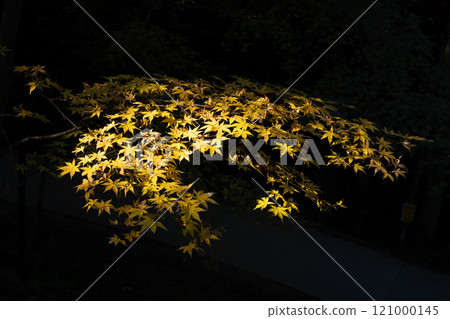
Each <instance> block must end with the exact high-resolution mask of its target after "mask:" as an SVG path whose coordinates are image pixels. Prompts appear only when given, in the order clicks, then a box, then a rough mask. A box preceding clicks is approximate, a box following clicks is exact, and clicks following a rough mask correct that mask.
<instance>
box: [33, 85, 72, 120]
mask: <svg viewBox="0 0 450 319" xmlns="http://www.w3.org/2000/svg"><path fill="white" fill-rule="evenodd" d="M38 94H39V95H40V96H42V97H43V98H45V99H46V100H47V101H49V102H50V103H51V104H52V105H53V106H54V107H55V109H57V110H58V112H59V113H60V114H61V115H62V117H63V118H64V119H66V120H67V121H69V123H70V124H72V126H73V127H74V128H78V127H77V126H76V125H75V124H74V123H73V122H72V121H71V120H70V119H69V118H68V117H67V116H66V115H65V114H64V112H63V111H61V109H60V108H59V107H58V105H56V104H55V103H54V102H53V100H52V99H50V98H49V97H48V96H46V95H44V94H42V93H41V92H38Z"/></svg>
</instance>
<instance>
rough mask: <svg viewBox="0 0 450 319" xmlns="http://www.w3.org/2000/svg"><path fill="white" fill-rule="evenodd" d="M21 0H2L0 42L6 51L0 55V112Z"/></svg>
mask: <svg viewBox="0 0 450 319" xmlns="http://www.w3.org/2000/svg"><path fill="white" fill-rule="evenodd" d="M22 5H23V0H4V1H3V10H2V17H1V19H2V20H1V24H0V44H1V45H3V46H5V47H6V48H7V49H9V50H11V51H8V53H7V55H6V56H0V62H1V63H0V113H4V112H5V111H6V110H7V103H8V95H9V89H10V82H11V72H12V65H13V56H14V49H15V44H16V37H17V32H18V30H19V22H20V15H21V12H22Z"/></svg>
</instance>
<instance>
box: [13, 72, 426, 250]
mask: <svg viewBox="0 0 450 319" xmlns="http://www.w3.org/2000/svg"><path fill="white" fill-rule="evenodd" d="M17 71H19V72H22V73H23V74H24V75H25V76H26V77H27V78H28V80H29V83H28V85H29V87H30V93H31V92H33V91H39V92H45V93H46V94H53V95H56V96H57V98H58V99H59V101H60V102H64V103H65V104H66V105H67V108H68V109H69V110H70V111H71V113H72V115H71V117H73V118H78V119H79V121H78V123H79V124H78V125H79V126H80V129H79V131H78V132H77V133H76V134H78V135H77V139H78V143H77V145H76V146H74V148H73V158H72V159H70V160H68V161H66V162H65V164H63V165H61V166H60V167H59V170H60V175H61V176H64V175H69V176H70V177H71V178H72V177H74V176H75V175H76V176H78V177H80V178H81V181H82V182H81V183H80V184H79V185H78V186H76V189H77V191H78V192H82V193H83V194H84V198H85V200H86V205H85V208H86V210H87V211H93V212H96V213H97V214H99V215H100V214H108V215H109V218H110V221H111V223H112V224H114V225H122V226H125V227H126V228H127V229H128V231H126V232H124V233H122V234H117V235H115V236H113V237H111V238H110V243H114V244H116V245H117V244H127V243H131V242H132V241H133V240H135V239H136V238H137V237H139V235H140V234H142V232H143V231H145V230H146V229H148V228H149V227H151V229H150V230H151V231H152V232H155V231H156V230H157V229H158V228H161V229H165V226H164V220H165V219H164V218H161V219H158V218H159V216H161V214H163V213H164V212H166V211H167V214H166V215H165V216H164V217H168V216H171V217H172V218H174V219H175V220H176V221H177V222H178V225H179V226H180V227H181V228H182V231H183V233H184V235H185V236H187V237H188V238H189V243H188V244H187V245H186V246H183V247H181V248H180V250H181V251H182V252H184V253H188V254H190V255H192V253H193V252H194V251H201V249H202V248H201V247H202V245H204V244H207V245H210V243H211V240H217V239H219V238H220V237H221V235H222V233H221V230H220V228H218V227H213V226H212V225H208V224H207V223H206V222H205V220H204V215H205V214H206V211H207V209H208V205H209V204H215V201H214V199H213V195H214V194H213V193H211V192H208V190H194V188H197V187H193V188H192V189H189V190H187V189H188V187H189V186H190V183H192V182H193V180H188V179H187V178H186V171H188V170H189V165H186V164H189V163H190V162H191V161H192V152H193V149H194V148H195V149H198V150H199V151H200V152H201V153H203V154H208V155H213V154H216V153H220V152H221V149H220V147H219V146H220V145H221V143H222V142H224V141H227V140H230V139H248V140H249V141H250V142H251V143H252V144H255V143H256V140H258V139H264V140H265V141H266V142H268V141H269V140H272V139H278V140H281V139H289V140H296V141H298V144H297V145H287V144H283V143H278V144H277V146H276V147H275V148H276V150H275V151H276V152H275V151H274V150H273V149H272V150H266V149H262V150H261V151H260V155H261V156H262V158H263V159H264V161H265V162H266V163H267V165H259V164H257V163H255V161H249V160H246V158H247V156H248V154H249V153H248V151H247V149H246V148H245V147H244V146H243V145H238V146H237V149H236V154H232V155H231V156H232V157H233V158H229V155H227V154H223V155H224V157H225V158H224V160H225V161H232V162H233V163H235V164H236V165H235V167H236V170H243V171H244V172H245V174H253V176H254V177H255V178H258V179H259V180H261V181H265V187H266V189H267V192H268V194H269V195H270V196H262V197H261V198H260V199H256V198H255V200H256V206H255V207H254V208H255V210H258V209H261V210H265V211H268V212H270V213H272V214H273V215H275V216H278V217H279V218H280V219H283V218H284V217H287V216H288V213H289V214H291V213H295V212H296V211H299V210H300V209H299V204H298V202H297V199H298V198H301V197H303V198H306V199H309V200H311V201H312V202H313V203H314V204H315V205H316V206H317V208H318V209H320V210H330V209H336V208H339V207H345V206H344V204H343V202H342V201H338V202H328V201H326V200H325V199H323V198H322V196H321V191H320V188H319V187H318V186H317V185H316V184H315V183H314V182H313V181H312V180H311V179H310V178H309V177H308V176H307V175H306V174H305V173H304V172H302V169H301V167H299V166H295V165H281V164H280V162H279V159H280V155H286V154H287V158H288V159H290V160H294V161H295V159H297V158H298V157H299V154H300V152H301V145H302V144H303V143H304V141H305V140H306V139H314V140H316V141H317V142H318V143H320V144H321V145H322V144H323V145H325V146H326V148H324V149H322V153H323V155H324V158H325V161H326V163H327V165H331V166H338V167H342V168H344V169H347V168H348V169H350V170H351V171H353V172H351V171H350V172H349V173H366V172H367V171H369V170H370V171H372V172H373V173H374V174H378V175H379V176H380V178H382V179H387V180H391V181H394V179H396V178H398V177H399V176H404V175H405V173H406V167H405V166H404V165H403V164H402V163H401V161H400V157H399V156H398V155H396V153H395V152H397V151H398V149H396V148H397V147H398V146H399V147H402V148H406V149H409V148H410V147H412V146H413V142H414V141H416V140H418V139H419V138H417V137H411V136H407V135H402V134H399V133H394V132H390V131H388V130H382V131H380V130H379V129H377V128H376V127H375V126H374V124H373V123H372V122H370V121H368V120H366V119H361V118H357V119H348V118H343V117H341V116H340V115H339V110H340V109H341V108H346V109H348V108H353V107H351V106H345V105H339V104H336V103H332V102H328V101H323V100H321V99H317V98H312V97H309V96H307V95H305V94H304V93H302V92H299V91H296V90H294V89H291V90H289V91H288V92H287V93H286V94H284V95H283V98H282V99H280V100H279V101H278V102H277V103H276V104H272V103H273V101H274V100H275V99H276V98H277V97H278V96H280V95H281V94H282V93H283V92H284V91H285V88H281V87H276V86H272V85H268V84H258V83H253V82H250V81H249V80H246V79H242V78H236V79H235V81H233V82H231V83H226V82H223V81H222V80H219V79H216V80H214V81H209V82H208V81H205V80H197V81H192V82H185V81H181V80H177V79H173V78H169V77H158V78H157V81H158V83H159V84H156V83H155V82H154V81H152V80H151V79H148V78H142V77H136V76H125V75H120V76H115V77H109V78H106V79H105V81H103V82H102V83H96V84H92V85H89V84H86V83H84V90H82V91H81V92H78V93H74V92H72V91H70V90H67V89H63V88H61V87H60V86H58V85H57V84H56V83H54V82H53V81H51V80H50V79H49V78H48V76H47V75H46V73H45V71H44V70H43V69H36V68H34V69H33V68H29V67H18V68H17ZM20 112H21V113H20V114H23V115H25V114H26V113H24V112H25V110H24V109H22V110H21V111H20ZM139 132H142V138H144V139H145V138H149V137H150V136H152V135H151V134H152V132H158V133H160V134H161V135H160V138H159V139H155V140H153V141H152V143H151V144H150V145H149V147H145V148H139V144H138V143H136V144H131V143H129V140H130V138H132V137H133V136H135V135H136V134H138V133H139ZM72 134H74V133H72ZM163 136H167V137H170V139H168V140H166V141H164V143H163V142H161V138H162V137H163ZM208 140H209V141H208ZM158 141H160V143H159V144H158ZM169 148H170V156H167V154H166V152H167V149H169ZM137 153H139V156H137V155H138V154H137ZM130 159H131V162H130ZM182 165H183V167H181V166H182ZM305 165H308V166H312V167H314V165H316V166H317V163H315V162H314V161H312V162H306V163H305ZM317 169H320V166H317ZM270 197H272V198H270ZM177 199H178V200H177ZM273 200H276V201H277V202H278V203H279V205H277V204H276V203H275V202H274V201H273Z"/></svg>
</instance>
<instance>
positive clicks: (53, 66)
mask: <svg viewBox="0 0 450 319" xmlns="http://www.w3.org/2000/svg"><path fill="white" fill-rule="evenodd" d="M2 5H3V8H2V20H1V26H0V42H2V44H4V45H6V46H7V47H8V48H10V49H11V50H12V51H10V53H9V54H8V56H7V57H2V58H1V59H2V64H1V65H0V99H1V101H2V104H1V109H0V110H1V111H2V113H5V114H6V113H11V109H12V107H13V106H17V105H19V104H21V103H25V105H27V104H26V103H28V104H29V105H30V104H31V107H33V108H35V109H39V110H43V112H44V113H45V110H49V108H48V106H46V105H45V101H43V100H39V99H30V98H29V97H28V96H27V89H26V88H24V81H23V79H21V78H20V76H18V75H17V74H12V73H11V67H12V66H14V65H36V64H40V65H45V66H46V70H47V72H48V73H49V74H50V75H51V77H52V78H53V79H55V80H56V81H57V82H58V83H59V84H61V85H63V86H66V87H70V88H72V89H81V88H82V83H83V82H88V83H93V82H95V81H99V80H101V78H102V77H104V76H110V75H116V74H121V73H125V74H135V75H144V74H143V73H142V71H141V70H139V68H138V67H137V66H136V65H135V64H134V63H133V62H132V61H131V60H130V59H129V58H128V57H127V56H126V55H125V54H124V53H123V52H122V51H121V50H120V48H118V47H117V45H116V44H115V43H114V42H113V41H111V39H109V38H108V37H107V36H106V35H105V34H104V33H103V32H102V31H101V30H100V29H99V28H98V27H97V26H96V25H95V24H94V23H93V22H92V21H91V20H90V19H89V18H88V17H87V16H86V15H85V14H84V13H83V12H82V11H81V10H80V8H79V7H78V6H77V5H76V4H75V3H74V2H72V1H27V0H24V1H23V3H22V1H3V2H2ZM81 5H83V6H84V7H85V8H86V10H87V11H89V13H90V14H92V16H94V17H95V18H96V19H97V20H98V22H99V23H100V24H101V25H102V26H103V27H104V28H105V29H106V30H107V31H108V32H110V33H111V35H112V36H113V37H114V38H116V39H117V41H118V42H119V43H120V44H121V45H123V47H124V48H126V49H127V50H128V51H129V52H130V54H131V55H133V56H134V57H135V58H136V59H137V60H138V61H139V62H140V63H141V64H142V65H143V67H144V68H145V69H146V70H148V71H149V72H150V73H151V74H165V75H168V76H173V77H179V78H182V79H194V78H198V77H201V78H206V79H209V78H211V77H212V76H219V77H221V78H224V79H226V80H230V79H232V76H233V75H237V76H242V77H246V78H249V79H251V80H254V81H257V82H268V83H272V84H279V85H284V86H289V85H290V84H291V83H292V82H293V81H294V80H295V79H296V78H297V77H298V76H299V75H300V74H301V73H302V72H303V71H304V70H305V69H306V68H307V67H308V66H309V65H310V64H311V63H312V62H313V61H314V60H315V59H316V58H317V57H318V56H319V55H320V54H321V53H322V52H323V51H324V50H325V49H326V48H327V47H328V46H329V45H330V44H331V43H332V42H333V41H334V40H335V39H336V38H337V37H338V36H339V35H341V33H342V32H343V31H344V30H345V29H346V28H347V27H348V26H349V25H350V24H351V23H352V22H353V21H354V20H355V19H356V18H357V17H358V16H359V15H360V14H361V13H362V12H363V11H364V10H365V9H366V8H367V7H368V6H369V5H370V2H368V1H356V0H346V1H337V0H336V1H335V0H326V1H315V0H302V1H284V0H281V1H268V0H258V1H253V0H249V1H233V0H223V1H206V0H204V1H202V0H196V1H189V0H185V1H181V0H178V1H175V0H169V1H157V0H154V1H150V0H127V1H122V0H120V1H119V0H118V1H103V0H96V1H82V2H81ZM19 16H20V20H19V19H18V18H19ZM449 23H450V4H449V3H448V2H447V1H440V0H433V1H429V0H428V1H425V0H424V1H401V0H397V1H383V0H380V1H379V2H378V3H377V4H376V5H375V6H374V7H373V8H372V9H371V10H370V11H369V12H368V13H367V14H366V15H365V16H364V17H363V18H362V19H361V20H360V21H359V22H358V23H357V24H356V25H355V26H354V27H353V28H352V29H351V30H350V31H349V32H348V33H347V34H345V35H344V36H343V37H342V39H340V41H339V42H338V43H337V44H336V45H335V46H334V47H333V48H332V49H331V50H330V51H329V52H328V53H327V54H326V55H325V56H324V57H323V58H322V59H321V60H320V61H319V62H318V63H317V64H316V65H315V66H314V67H313V68H312V69H311V70H310V71H309V72H308V73H307V74H306V75H305V76H304V77H303V78H302V79H301V80H300V81H299V82H298V83H297V84H296V86H295V87H296V88H297V89H300V90H302V91H304V92H307V93H308V94H311V95H313V96H316V97H320V98H322V99H331V100H335V101H338V102H342V103H347V104H351V105H355V106H357V107H358V111H357V114H358V115H359V116H362V117H365V118H368V119H369V120H371V121H374V122H375V123H377V124H378V125H379V127H389V128H391V129H394V130H398V131H401V132H407V133H409V134H411V135H419V136H422V137H425V138H427V139H431V140H433V142H432V143H425V144H423V145H421V146H419V147H418V148H416V149H415V150H414V151H413V152H412V153H411V154H410V155H407V156H405V161H406V163H407V164H408V167H409V170H410V172H409V174H408V177H407V178H406V179H401V180H400V181H398V182H396V183H394V184H392V183H388V182H383V181H381V180H379V179H378V178H375V177H372V176H370V174H369V176H366V175H358V176H355V175H354V174H352V173H350V172H345V171H344V172H341V171H335V170H331V169H326V170H325V172H323V173H322V174H320V175H318V176H316V178H318V180H319V181H320V185H321V186H322V187H323V189H324V194H325V195H326V196H328V197H331V198H334V197H336V198H338V197H341V196H342V197H344V198H345V199H346V204H347V206H348V207H349V208H348V209H347V210H344V211H339V212H337V213H319V212H316V211H314V210H313V209H312V208H311V209H310V210H306V211H304V212H302V218H303V219H305V220H308V221H310V222H314V223H317V224H318V225H322V226H323V227H324V229H327V230H328V231H331V232H336V233H339V234H340V235H341V236H346V237H347V238H352V239H354V240H358V241H363V242H365V243H367V244H368V245H370V246H371V247H374V248H377V249H380V250H383V251H386V252H388V253H389V254H392V255H393V256H398V257H401V258H404V259H406V260H408V261H412V262H415V263H419V264H421V265H424V266H426V267H430V268H432V269H435V270H438V271H443V272H448V271H449V270H450V267H449V266H450V263H449V262H450V260H449V253H450V236H449V233H448V231H447V230H448V229H449V226H450V218H449V216H448V207H449V204H450V203H449V192H448V181H449V175H450V171H449V156H450V152H449V118H450V114H449V113H450V112H449V97H450V96H449V95H450V90H449V84H450V73H449V63H450V42H449V31H450V24H449ZM59 122H62V121H59ZM55 123H58V121H56V122H55ZM0 125H1V127H2V130H3V131H4V134H3V136H1V137H0V141H1V143H2V149H6V148H7V144H8V143H10V144H12V143H14V142H16V141H18V140H20V139H21V138H23V137H26V136H29V135H30V134H36V133H42V132H43V131H44V132H45V130H46V129H45V128H44V129H42V128H41V127H40V126H38V125H37V124H36V125H35V124H33V123H31V124H30V125H26V126H21V127H20V129H19V128H18V126H17V124H16V123H14V122H11V121H9V120H6V119H5V118H3V117H1V118H0ZM58 126H60V127H58ZM57 128H58V129H64V128H67V127H65V126H64V123H63V124H55V126H54V127H53V128H52V129H51V130H50V131H55V130H56V129H57ZM5 136H7V137H8V139H7V138H6V137H5ZM4 183H6V184H8V182H7V181H5V182H4ZM13 186H14V185H12V186H11V185H5V186H4V191H5V192H11V191H14V190H11V187H13ZM8 187H9V188H8ZM216 187H218V188H219V190H220V185H216ZM28 191H30V192H35V191H36V190H28ZM405 202H410V203H413V204H416V205H417V212H416V216H415V218H414V222H413V223H412V224H410V225H407V226H406V225H405V224H403V223H402V222H401V221H400V213H401V209H402V205H403V203H405ZM5 205H6V204H5ZM27 205H32V203H27ZM252 205H253V204H252ZM8 207H9V206H8ZM14 209H15V208H14V207H13V208H11V207H10V208H8V209H6V208H5V209H4V210H5V213H4V217H1V216H0V218H1V219H2V221H1V223H2V224H3V227H4V228H6V229H7V230H8V231H7V234H8V236H10V237H11V238H15V237H14V236H15V229H16V228H20V227H18V226H19V225H21V222H22V223H24V222H25V223H26V220H25V221H20V220H19V222H18V221H17V220H16V219H15V218H12V217H11V216H14V215H11V214H12V213H13V212H14ZM6 212H10V213H11V214H7V213H6ZM28 214H33V209H31V213H30V212H29V213H28ZM8 216H9V217H8ZM18 223H19V224H18ZM50 224H51V225H53V226H52V227H53V228H52V227H51V226H48V225H50ZM6 225H8V226H6ZM56 225H58V224H57V223H56V224H55V221H52V222H49V223H43V222H41V226H40V227H41V228H40V233H39V234H40V236H41V237H39V236H37V239H35V240H36V241H38V242H40V241H43V240H50V239H48V238H47V237H48V236H47V235H48V234H47V228H46V227H50V228H49V230H48V231H49V232H58V227H57V226H56ZM86 227H88V226H86ZM406 227H407V228H406ZM25 229H29V227H28V228H25ZM50 229H51V230H50ZM5 231H6V230H5ZM87 233H88V232H87ZM87 233H86V234H87ZM93 233H94V232H93ZM402 234H403V235H405V238H404V239H403V240H402V239H401V235H402ZM79 236H80V238H81V237H83V236H81V235H79ZM86 236H88V235H86ZM77 240H78V239H76V238H74V240H73V243H74V246H75V247H76V245H77ZM80 240H81V239H80ZM83 240H88V239H86V238H84V239H83ZM52 242H53V245H55V250H57V249H59V248H57V239H56V238H54V239H53V241H52V240H50V243H52ZM14 244H15V239H11V240H10V241H8V242H7V244H4V245H3V246H2V247H3V249H4V250H5V251H4V255H5V256H9V257H10V258H9V259H8V262H7V263H6V264H7V265H6V266H5V268H4V269H3V268H2V269H3V270H2V271H4V272H6V273H7V274H8V275H5V276H6V277H8V278H9V277H10V276H13V275H10V274H11V273H13V274H14V273H15V271H16V270H15V268H14V267H15V265H16V262H17V260H15V255H14V252H15V251H13V250H14V248H13V247H14ZM155 245H157V244H155ZM105 246H106V245H105ZM105 249H110V248H105ZM161 251H164V249H161ZM117 252H118V250H112V252H111V256H113V255H114V253H117ZM37 254H39V253H37ZM92 254H93V255H96V253H92ZM80 258H81V257H80ZM85 258H87V259H89V256H85ZM170 258H173V259H174V260H177V258H181V257H175V256H173V257H170ZM199 258H200V257H199ZM202 258H206V257H202ZM181 259H183V258H181ZM189 262H191V261H189ZM192 262H199V261H198V260H197V261H192ZM202 262H203V261H202ZM208 262H212V261H208ZM180 263H181V262H180ZM183 265H184V263H183ZM33 267H34V266H33V265H30V266H29V268H33ZM180 267H181V266H180ZM189 267H190V266H189ZM223 267H225V266H223ZM37 269H40V268H39V265H38V266H37ZM224 271H225V270H224ZM42 272H43V270H42V269H40V270H34V275H33V274H32V273H29V277H31V278H35V277H36V276H37V277H39V276H40V275H39V273H42ZM36 273H38V275H36ZM69 273H70V271H69ZM33 276H34V277H33ZM243 276H244V277H245V275H243ZM63 277H64V276H63ZM18 278H20V276H19V277H18ZM39 278H41V277H39ZM17 280H18V282H20V280H22V279H17ZM27 280H28V281H27ZM29 280H30V279H29V278H28V279H26V282H29ZM31 280H32V279H31ZM199 280H200V279H199ZM199 280H197V281H199ZM194 282H196V281H194ZM17 285H18V284H17ZM17 285H16V281H13V283H12V284H11V285H10V286H11V287H10V288H9V290H8V291H9V292H8V294H10V295H12V296H13V297H12V298H37V299H40V298H44V299H45V298H56V299H67V298H69V299H70V298H71V295H70V293H69V294H66V295H64V294H63V295H59V294H58V293H56V292H55V293H54V294H46V292H44V291H45V289H43V288H42V287H40V286H39V284H37V285H38V287H37V288H36V289H37V290H36V289H35V290H33V289H31V288H29V286H27V284H23V283H22V287H28V288H20V289H22V290H20V289H19V288H17V287H18V286H17ZM23 285H25V286H23ZM61 285H62V286H65V285H64V284H61ZM193 285H194V283H193ZM273 285H276V284H275V283H273ZM80 286H82V285H80ZM16 288H17V289H16ZM24 289H25V290H24ZM27 289H31V290H32V293H30V292H29V290H27ZM65 289H67V290H70V291H71V289H69V288H65ZM199 289H200V288H199ZM274 289H275V288H274ZM286 289H287V288H286ZM36 291H37V292H36ZM199 291H200V290H199ZM103 293H104V295H99V297H98V298H102V297H101V296H103V297H104V298H106V299H108V298H115V297H113V296H111V295H108V294H107V291H104V292H103ZM0 294H1V293H0ZM194 295H195V294H194ZM249 295H252V296H253V297H251V298H250V297H248V296H249ZM285 295H286V294H285ZM285 295H283V294H282V293H281V294H280V297H279V298H280V299H282V298H284V296H285ZM105 296H106V297H105ZM189 296H190V297H189ZM195 296H196V297H195V298H199V299H202V296H203V298H207V296H209V295H208V294H206V293H205V294H204V295H202V294H200V295H198V296H200V297H198V296H197V295H195ZM147 297H148V296H145V295H143V296H140V297H136V298H143V299H145V298H147ZM117 298H119V297H117ZM150 298H151V297H148V299H150ZM180 298H181V299H182V298H183V295H180ZM186 298H188V299H189V298H194V297H192V295H187V297H186ZM217 298H219V299H220V296H219V297H217ZM246 298H247V299H248V298H250V299H252V298H254V299H258V298H259V299H265V298H269V299H270V297H268V296H265V295H260V294H259V292H258V290H255V291H253V292H252V293H246V294H245V296H244V295H236V296H235V297H234V299H246ZM305 298H306V297H305Z"/></svg>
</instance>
